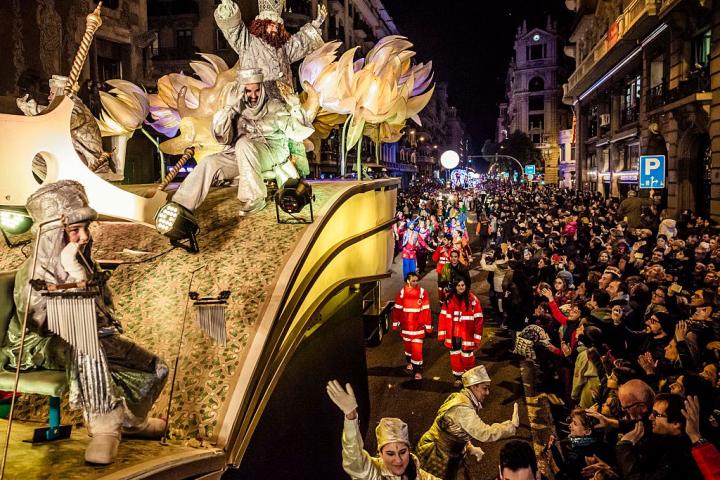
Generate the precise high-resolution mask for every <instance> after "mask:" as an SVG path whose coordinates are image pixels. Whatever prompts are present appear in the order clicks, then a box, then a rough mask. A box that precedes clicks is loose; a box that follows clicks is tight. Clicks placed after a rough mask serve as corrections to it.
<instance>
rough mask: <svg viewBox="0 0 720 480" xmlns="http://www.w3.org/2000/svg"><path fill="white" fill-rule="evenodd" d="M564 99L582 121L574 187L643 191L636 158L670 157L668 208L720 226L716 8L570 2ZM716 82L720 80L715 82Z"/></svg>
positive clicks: (637, 0)
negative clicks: (570, 68) (571, 63)
mask: <svg viewBox="0 0 720 480" xmlns="http://www.w3.org/2000/svg"><path fill="white" fill-rule="evenodd" d="M567 4H568V6H569V7H570V8H571V9H573V10H574V11H575V12H576V13H577V16H578V17H577V21H576V28H575V31H574V32H573V35H572V37H571V42H572V44H573V45H572V46H571V47H569V48H568V49H567V53H568V54H570V55H571V56H573V57H574V58H575V62H576V69H575V72H574V73H573V75H572V76H571V77H570V79H569V81H568V83H567V84H566V85H565V101H566V103H568V104H571V105H573V108H574V111H575V115H576V118H577V126H576V136H577V144H576V156H577V158H578V165H577V167H578V174H577V176H578V182H577V187H578V188H585V189H595V190H600V191H603V192H604V193H605V194H607V195H612V196H621V195H624V194H625V193H626V192H627V190H628V189H630V188H637V187H638V173H639V172H638V158H639V156H640V155H666V158H667V160H666V165H667V176H666V188H665V189H662V190H659V191H658V193H662V196H663V203H664V206H665V207H666V208H667V209H668V212H669V213H670V214H671V215H673V214H677V213H679V212H680V211H683V210H685V209H691V210H693V211H695V212H697V213H699V214H700V215H702V216H708V215H709V216H712V217H713V219H715V220H720V83H718V82H716V81H715V80H714V79H715V77H718V76H719V75H720V63H719V62H720V3H718V2H704V1H700V0H634V1H628V0H611V1H605V2H602V1H595V2H593V1H582V0H578V1H572V2H567ZM719 78H720V77H719Z"/></svg>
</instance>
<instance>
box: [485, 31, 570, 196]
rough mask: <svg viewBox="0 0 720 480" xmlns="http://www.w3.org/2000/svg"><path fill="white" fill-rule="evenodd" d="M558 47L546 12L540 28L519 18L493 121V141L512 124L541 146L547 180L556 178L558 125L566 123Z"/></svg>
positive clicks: (556, 34)
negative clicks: (503, 98) (503, 94)
mask: <svg viewBox="0 0 720 480" xmlns="http://www.w3.org/2000/svg"><path fill="white" fill-rule="evenodd" d="M561 48H562V45H561V38H560V36H559V35H558V33H557V25H556V22H553V21H552V20H551V19H550V18H548V19H547V25H546V26H545V28H544V29H541V28H532V29H528V27H527V23H526V22H523V24H522V26H521V27H520V28H518V32H517V35H516V36H515V45H514V50H515V56H514V59H513V60H512V62H511V63H510V68H509V69H508V73H507V81H506V85H507V89H506V98H507V102H504V103H502V104H500V114H499V118H498V121H497V141H498V142H502V141H503V140H504V139H505V138H506V137H507V136H508V135H509V134H510V133H512V132H514V131H516V130H519V131H521V132H523V133H526V134H527V135H528V136H530V138H531V140H532V141H533V143H534V144H535V145H536V146H537V147H538V148H539V149H540V151H541V152H542V157H543V161H544V167H545V181H546V182H549V183H557V181H558V162H559V159H560V147H559V133H560V130H562V129H564V128H568V127H569V126H570V125H569V122H570V115H569V109H568V108H567V107H565V106H564V105H563V104H562V82H563V80H564V79H563V75H564V68H563V58H562V52H561ZM520 161H521V162H522V161H523V159H520Z"/></svg>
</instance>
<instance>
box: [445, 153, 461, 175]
mask: <svg viewBox="0 0 720 480" xmlns="http://www.w3.org/2000/svg"><path fill="white" fill-rule="evenodd" d="M440 163H441V164H442V166H443V167H445V168H446V169H448V170H452V169H453V168H455V167H457V166H458V165H459V164H460V155H458V153H457V152H455V151H453V150H448V151H446V152H443V154H442V155H441V156H440Z"/></svg>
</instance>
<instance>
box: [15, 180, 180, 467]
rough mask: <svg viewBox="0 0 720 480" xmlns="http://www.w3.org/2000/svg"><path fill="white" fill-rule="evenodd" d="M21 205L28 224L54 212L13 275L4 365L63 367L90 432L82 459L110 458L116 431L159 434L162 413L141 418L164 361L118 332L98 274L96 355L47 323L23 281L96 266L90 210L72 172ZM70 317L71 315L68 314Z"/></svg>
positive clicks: (74, 275) (161, 381)
mask: <svg viewBox="0 0 720 480" xmlns="http://www.w3.org/2000/svg"><path fill="white" fill-rule="evenodd" d="M26 207H27V210H28V212H29V213H30V215H31V217H32V219H33V221H34V222H35V226H34V227H33V228H38V225H40V224H41V223H42V222H46V221H49V220H53V219H55V218H59V217H62V218H63V221H54V222H51V223H49V224H47V225H44V226H43V227H42V234H41V235H40V237H39V240H38V243H37V245H34V249H35V251H36V252H37V263H36V266H35V271H34V272H32V271H31V270H32V265H33V263H32V255H31V256H30V258H28V259H27V261H25V263H24V264H23V266H22V267H21V268H20V270H19V271H18V273H17V276H16V278H15V292H14V300H15V307H16V311H15V314H14V316H13V318H12V319H11V321H10V326H9V327H8V332H7V336H6V337H5V344H4V345H3V348H2V353H3V357H4V359H3V360H4V362H5V367H6V368H13V369H15V368H16V366H17V364H18V363H19V364H20V368H21V369H22V370H31V369H46V370H66V371H67V372H68V378H69V383H70V385H69V396H70V406H71V407H72V408H75V409H82V412H83V416H84V418H85V424H86V425H87V428H88V433H89V434H90V435H91V436H92V438H91V439H90V443H89V445H88V446H87V448H86V450H85V460H86V461H87V462H89V463H95V464H109V463H112V462H113V461H114V459H115V456H116V454H117V450H118V446H119V444H120V436H121V434H123V435H126V436H134V437H140V438H160V437H161V436H162V434H163V433H164V431H165V421H164V420H161V419H159V418H149V413H150V409H151V407H152V405H153V403H154V402H155V400H156V399H157V398H158V396H159V395H160V392H161V391H162V389H163V386H164V385H165V380H166V379H167V374H168V367H167V366H166V365H165V363H164V362H163V361H162V360H161V359H160V358H158V357H156V356H155V355H153V354H152V353H150V352H148V351H147V350H145V349H143V348H142V347H140V346H139V345H136V344H135V343H133V342H132V341H130V340H129V339H127V338H126V337H124V336H123V335H122V326H121V325H120V323H119V322H118V321H117V319H116V318H115V315H114V310H113V303H112V297H111V295H110V292H109V291H108V289H107V288H106V286H105V285H104V282H101V283H100V285H99V289H100V293H99V294H98V295H97V296H96V297H95V311H96V319H97V335H98V338H99V344H100V357H99V358H97V359H94V358H92V357H90V356H89V355H86V354H85V353H82V352H79V351H78V350H76V349H75V348H73V347H72V346H70V344H69V343H67V342H65V341H64V340H63V339H62V338H60V337H59V336H57V335H55V334H54V333H52V332H50V331H49V330H48V328H47V321H48V314H47V302H48V301H47V297H45V296H43V295H41V293H40V292H38V291H36V290H35V289H32V288H31V287H30V280H42V281H45V282H47V284H55V285H57V284H67V283H74V282H83V281H86V280H91V279H92V278H93V276H94V275H95V274H97V273H98V272H99V268H98V267H97V266H96V265H95V264H94V262H93V261H92V259H91V257H90V252H91V250H92V238H91V236H90V230H89V226H90V222H92V221H93V220H95V219H96V218H97V213H96V212H95V210H93V209H92V208H90V207H89V206H88V200H87V196H86V195H85V189H84V188H83V186H82V185H81V184H80V183H78V182H75V181H73V180H61V181H58V182H55V183H51V184H48V185H45V186H43V187H41V188H40V189H38V190H37V191H36V192H35V193H34V194H32V195H31V196H30V198H28V201H27V205H26ZM28 295H30V303H29V305H30V307H29V311H28V324H27V326H28V331H27V333H26V336H25V345H24V350H23V355H22V358H18V357H19V354H20V337H21V333H22V323H23V317H24V314H25V305H26V301H27V296H28ZM70 320H71V321H72V319H70Z"/></svg>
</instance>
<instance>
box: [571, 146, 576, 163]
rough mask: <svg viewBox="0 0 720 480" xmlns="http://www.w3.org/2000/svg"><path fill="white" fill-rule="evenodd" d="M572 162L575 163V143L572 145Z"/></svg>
mask: <svg viewBox="0 0 720 480" xmlns="http://www.w3.org/2000/svg"><path fill="white" fill-rule="evenodd" d="M570 161H571V162H574V161H575V144H574V143H573V144H571V145H570Z"/></svg>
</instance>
